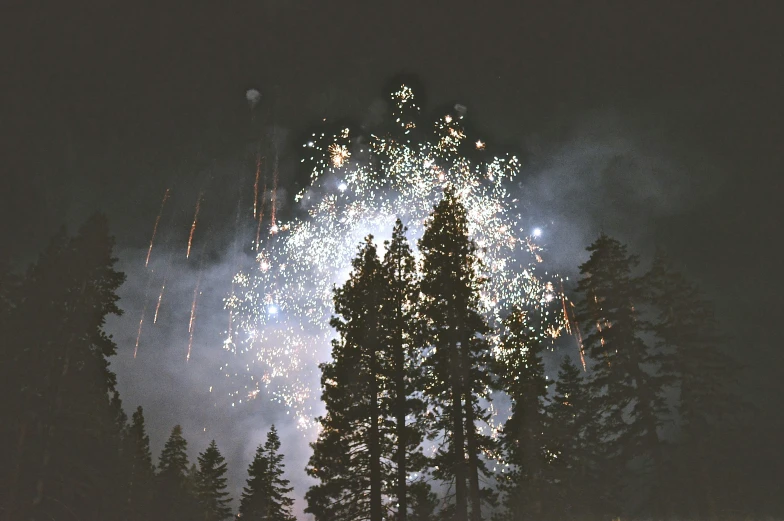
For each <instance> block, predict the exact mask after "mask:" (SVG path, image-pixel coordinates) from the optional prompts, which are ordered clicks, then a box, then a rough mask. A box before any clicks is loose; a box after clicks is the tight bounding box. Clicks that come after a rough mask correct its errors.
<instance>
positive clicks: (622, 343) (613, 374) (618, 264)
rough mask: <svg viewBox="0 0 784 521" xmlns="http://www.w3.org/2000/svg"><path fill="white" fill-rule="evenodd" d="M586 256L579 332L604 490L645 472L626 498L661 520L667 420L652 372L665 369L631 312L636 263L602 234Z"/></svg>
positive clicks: (660, 377) (635, 300) (658, 378)
mask: <svg viewBox="0 0 784 521" xmlns="http://www.w3.org/2000/svg"><path fill="white" fill-rule="evenodd" d="M587 249H588V251H590V252H591V256H590V258H589V259H588V261H586V262H585V263H584V264H582V265H581V266H580V273H581V275H582V278H581V279H580V281H579V283H578V287H577V290H578V292H580V293H581V300H580V302H579V306H578V316H579V317H580V320H581V321H582V322H583V324H584V331H590V334H588V335H586V336H585V346H586V350H587V353H588V355H589V356H590V357H591V359H592V361H593V363H592V366H591V375H590V379H589V388H590V392H591V395H592V397H593V398H594V399H595V400H596V404H597V405H596V406H597V412H598V414H599V415H600V417H601V420H602V429H603V437H604V441H605V442H607V443H606V444H605V447H606V448H607V450H608V451H609V452H608V454H607V457H608V463H607V467H609V470H610V473H611V474H610V476H608V479H607V480H606V485H607V488H608V489H613V488H617V487H619V486H621V485H622V483H621V477H620V476H621V475H622V474H624V473H626V472H627V471H628V470H629V466H630V465H632V464H636V465H638V466H639V465H643V466H644V467H643V468H644V472H643V474H642V476H641V482H639V483H635V482H634V481H633V480H629V479H627V478H625V479H623V481H624V482H625V483H626V484H629V483H632V487H633V488H635V489H636V490H629V493H628V494H627V497H628V498H629V500H630V501H632V500H634V502H640V501H642V502H645V503H647V505H648V507H649V508H650V509H651V510H650V512H651V513H653V514H654V515H658V516H662V515H664V512H663V511H662V508H666V503H667V498H666V497H665V494H664V493H663V492H662V490H661V487H662V486H663V484H664V481H665V476H664V474H663V472H664V456H663V444H662V441H661V439H660V437H659V433H658V430H659V429H660V428H661V427H662V425H663V424H664V422H665V419H666V414H667V409H666V404H665V401H664V397H663V394H664V391H665V388H666V385H667V384H668V382H669V380H668V378H667V376H666V375H664V374H660V373H658V370H659V367H660V366H661V365H662V364H663V363H666V361H665V360H664V358H663V355H662V353H661V352H660V351H658V350H655V349H653V348H651V346H649V345H647V344H646V343H645V342H644V341H643V340H642V338H641V333H642V331H643V324H642V322H641V320H640V317H639V310H638V309H637V306H640V305H641V304H642V302H643V300H644V299H643V295H642V292H641V288H640V282H639V280H637V279H635V278H634V277H633V275H632V270H633V269H634V267H635V266H636V265H637V263H638V260H637V257H635V256H631V255H629V254H628V253H627V251H626V246H624V245H622V244H621V243H620V242H619V241H617V240H616V239H613V238H610V237H608V236H607V235H604V234H601V235H600V236H599V238H598V239H597V240H596V241H595V242H594V243H593V244H591V245H590V246H589V247H588V248H587ZM613 464H614V466H613ZM613 474H614V475H613ZM627 488H630V487H628V486H627ZM645 489H647V491H646V490H645ZM626 508H627V509H629V508H634V507H632V506H631V505H627V506H626ZM635 509H638V508H635Z"/></svg>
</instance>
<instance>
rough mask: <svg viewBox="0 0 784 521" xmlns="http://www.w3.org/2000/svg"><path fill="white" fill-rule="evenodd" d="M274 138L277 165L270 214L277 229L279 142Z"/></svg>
mask: <svg viewBox="0 0 784 521" xmlns="http://www.w3.org/2000/svg"><path fill="white" fill-rule="evenodd" d="M272 139H273V141H275V167H274V168H273V169H272V198H271V200H270V202H271V205H272V207H271V208H272V213H271V215H270V222H271V223H272V224H271V226H272V228H273V229H275V230H276V231H277V228H278V227H277V226H276V224H275V210H276V208H275V206H276V203H277V198H278V143H277V141H276V140H275V137H274V136H273V138H272Z"/></svg>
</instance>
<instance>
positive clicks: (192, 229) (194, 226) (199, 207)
mask: <svg viewBox="0 0 784 521" xmlns="http://www.w3.org/2000/svg"><path fill="white" fill-rule="evenodd" d="M201 196H202V194H201V193H200V194H199V198H198V199H197V200H196V212H195V213H194V214H193V224H191V234H190V235H189V236H188V251H187V252H186V253H185V258H186V259H187V258H189V257H190V256H191V244H193V233H194V232H195V231H196V221H197V219H198V218H199V210H200V209H201Z"/></svg>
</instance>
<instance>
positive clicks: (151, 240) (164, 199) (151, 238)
mask: <svg viewBox="0 0 784 521" xmlns="http://www.w3.org/2000/svg"><path fill="white" fill-rule="evenodd" d="M168 198H169V188H167V189H166V192H164V194H163V201H161V209H160V210H159V211H158V217H156V218H155V225H154V226H153V227H152V237H150V247H149V248H148V249H147V260H146V261H144V267H145V268H146V267H147V265H148V264H149V263H150V255H151V254H152V243H153V241H154V240H155V234H156V233H157V232H158V223H159V222H161V215H163V206H164V205H165V204H166V200H167V199H168Z"/></svg>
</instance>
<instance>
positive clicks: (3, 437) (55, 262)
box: [0, 215, 293, 521]
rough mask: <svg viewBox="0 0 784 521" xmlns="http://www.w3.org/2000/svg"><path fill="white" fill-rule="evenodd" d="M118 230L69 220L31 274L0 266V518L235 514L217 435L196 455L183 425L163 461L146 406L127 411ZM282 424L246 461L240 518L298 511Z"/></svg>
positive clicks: (208, 520)
mask: <svg viewBox="0 0 784 521" xmlns="http://www.w3.org/2000/svg"><path fill="white" fill-rule="evenodd" d="M113 246H114V241H113V239H112V238H111V237H110V235H109V228H108V225H107V222H106V219H105V218H104V217H103V216H101V215H97V216H95V217H93V218H91V219H90V220H89V221H87V223H85V224H84V226H82V227H81V228H80V229H79V231H78V233H77V234H76V235H75V236H73V237H71V236H69V235H68V234H67V233H66V232H65V231H64V230H62V231H61V232H60V233H58V234H57V235H56V236H55V237H54V239H52V241H51V243H50V244H49V246H48V247H47V248H46V250H45V251H44V253H43V254H42V255H41V256H40V258H39V260H38V261H37V262H36V263H35V264H33V265H32V266H31V267H30V268H29V269H28V270H27V272H26V273H25V274H24V276H23V277H16V276H14V275H13V274H12V273H11V272H10V271H9V270H7V269H5V270H3V271H2V274H0V306H2V307H1V308H0V338H3V340H4V342H3V346H2V351H1V352H0V357H1V358H0V371H1V373H0V396H2V397H3V398H2V400H0V519H3V520H8V521H21V520H25V521H26V520H35V521H39V520H40V521H45V520H49V521H51V520H55V521H61V520H62V521H65V520H74V521H79V520H81V521H87V520H90V521H92V520H96V521H97V520H117V521H148V520H153V521H157V520H160V521H178V520H181V521H186V520H187V521H197V520H199V521H220V520H224V519H231V518H232V517H233V513H232V508H231V506H230V503H231V499H230V498H229V493H228V492H227V490H226V489H227V483H226V477H225V475H226V470H227V469H226V462H225V460H224V458H223V456H222V455H221V453H220V450H219V449H218V446H217V445H216V444H215V442H214V441H213V442H212V443H211V444H210V445H209V446H208V447H206V448H205V449H204V451H203V452H201V453H200V454H199V456H198V460H197V461H196V462H189V461H188V455H187V441H186V440H185V438H184V437H183V433H182V429H181V428H180V426H179V425H178V426H175V427H174V428H173V429H172V431H171V435H170V436H169V438H168V440H167V441H166V444H165V446H164V448H163V450H162V451H161V454H160V457H159V459H158V461H157V464H156V463H154V462H153V457H152V455H151V453H150V440H149V437H148V436H147V433H146V431H145V422H144V414H143V411H142V408H141V407H139V408H137V409H136V410H135V411H134V412H133V415H132V417H131V419H130V420H129V419H128V418H127V416H126V415H125V413H124V412H123V408H122V404H121V402H120V397H119V396H118V393H117V391H116V389H115V383H116V377H115V375H114V374H113V373H112V372H111V371H110V370H109V367H108V358H109V357H110V356H112V355H113V354H114V353H115V351H116V349H117V346H116V345H115V343H114V341H113V340H112V338H111V337H110V336H108V335H106V333H104V332H103V324H104V320H105V317H106V316H107V315H109V314H120V313H121V311H120V309H119V307H118V306H117V301H118V297H117V294H116V291H117V289H118V287H119V286H120V285H121V284H122V283H123V281H124V280H125V276H124V275H123V274H122V273H119V272H117V271H116V270H115V269H114V264H115V262H116V260H117V259H115V258H114V257H113V256H112V249H113ZM279 449H280V440H279V438H278V434H277V432H276V431H275V428H274V427H272V428H271V430H270V431H269V433H268V435H267V441H266V443H265V444H263V445H262V446H260V447H259V448H258V450H257V452H256V455H255V458H254V459H253V461H252V463H251V464H250V466H249V468H248V480H247V485H246V486H245V488H244V489H243V492H242V497H241V498H240V503H239V512H240V514H242V518H243V519H264V520H270V521H273V520H274V521H291V520H292V519H293V516H292V514H291V507H292V504H293V500H292V499H291V498H290V497H289V493H290V492H291V490H292V489H291V487H290V486H289V482H288V481H287V480H286V479H285V478H284V477H283V470H284V465H283V456H282V454H280V451H279Z"/></svg>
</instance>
